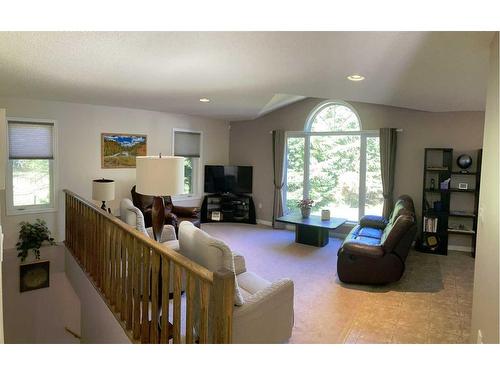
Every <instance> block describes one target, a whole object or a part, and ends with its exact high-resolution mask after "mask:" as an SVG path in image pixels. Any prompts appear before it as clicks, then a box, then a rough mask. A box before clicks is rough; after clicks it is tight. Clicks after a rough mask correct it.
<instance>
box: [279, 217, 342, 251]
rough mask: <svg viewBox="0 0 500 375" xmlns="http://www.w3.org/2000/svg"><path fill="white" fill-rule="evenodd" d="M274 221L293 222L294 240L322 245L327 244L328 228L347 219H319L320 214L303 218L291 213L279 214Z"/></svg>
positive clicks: (334, 227) (338, 224) (336, 226)
mask: <svg viewBox="0 0 500 375" xmlns="http://www.w3.org/2000/svg"><path fill="white" fill-rule="evenodd" d="M276 221H279V222H281V223H287V224H295V242H297V243H302V244H305V245H312V246H317V247H323V246H326V245H327V244H328V240H329V230H330V229H337V228H338V227H340V226H341V225H342V224H344V223H345V222H346V221H347V220H346V219H339V218H336V217H333V218H331V219H330V220H321V217H320V216H314V215H311V216H309V217H308V218H307V219H304V218H302V215H301V214H291V215H285V216H281V217H279V218H277V219H276Z"/></svg>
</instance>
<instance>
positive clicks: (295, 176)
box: [286, 101, 383, 221]
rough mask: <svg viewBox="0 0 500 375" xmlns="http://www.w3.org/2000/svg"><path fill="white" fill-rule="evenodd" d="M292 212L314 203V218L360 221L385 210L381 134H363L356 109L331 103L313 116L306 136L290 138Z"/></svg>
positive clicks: (288, 191) (288, 202)
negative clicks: (300, 203) (327, 216)
mask: <svg viewBox="0 0 500 375" xmlns="http://www.w3.org/2000/svg"><path fill="white" fill-rule="evenodd" d="M286 162H287V168H286V207H287V211H289V212H290V211H295V210H297V207H296V206H297V201H299V200H301V199H303V198H309V199H312V200H314V206H313V214H319V213H320V212H321V210H322V209H329V210H330V212H331V216H333V217H342V218H346V219H348V220H350V221H358V220H359V218H360V217H362V216H363V215H366V214H374V215H381V214H382V206H383V196H382V180H381V175H380V152H379V138H378V132H377V131H375V132H374V131H363V130H362V126H361V121H360V118H359V116H358V114H357V113H356V111H355V109H354V108H353V107H352V106H351V105H349V104H347V103H344V102H338V101H325V102H323V103H320V104H319V105H318V106H316V107H315V108H314V109H313V110H312V111H311V113H310V114H309V116H308V118H307V120H306V123H305V126H304V132H289V133H288V134H287V159H286Z"/></svg>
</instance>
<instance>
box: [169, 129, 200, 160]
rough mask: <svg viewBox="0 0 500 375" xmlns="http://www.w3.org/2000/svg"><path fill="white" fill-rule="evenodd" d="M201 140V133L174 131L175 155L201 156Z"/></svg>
mask: <svg viewBox="0 0 500 375" xmlns="http://www.w3.org/2000/svg"><path fill="white" fill-rule="evenodd" d="M200 140H201V134H200V133H192V132H183V131H177V130H176V131H174V155H175V156H184V157H191V158H199V157H200Z"/></svg>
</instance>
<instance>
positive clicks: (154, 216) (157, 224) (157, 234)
mask: <svg viewBox="0 0 500 375" xmlns="http://www.w3.org/2000/svg"><path fill="white" fill-rule="evenodd" d="M151 221H152V223H151V224H152V227H153V236H154V238H155V240H156V241H157V242H160V239H161V233H162V232H163V225H165V203H164V202H163V198H162V197H154V198H153V207H152V210H151Z"/></svg>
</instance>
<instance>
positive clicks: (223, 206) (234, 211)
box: [201, 194, 256, 224]
mask: <svg viewBox="0 0 500 375" xmlns="http://www.w3.org/2000/svg"><path fill="white" fill-rule="evenodd" d="M201 222H202V223H216V222H223V223H246V224H255V223H256V221H255V205H254V203H253V199H252V197H251V196H249V195H236V194H210V195H205V198H203V203H202V205H201Z"/></svg>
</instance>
